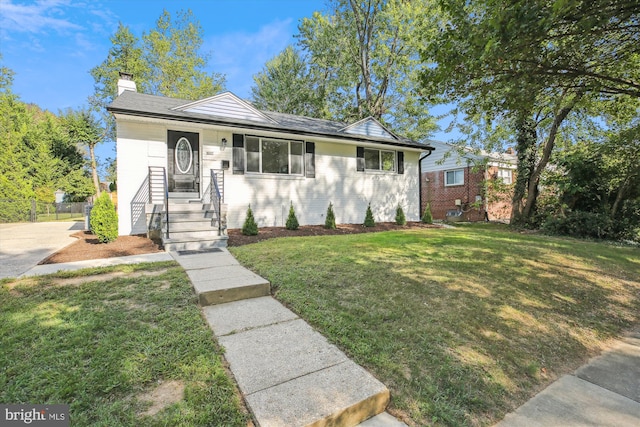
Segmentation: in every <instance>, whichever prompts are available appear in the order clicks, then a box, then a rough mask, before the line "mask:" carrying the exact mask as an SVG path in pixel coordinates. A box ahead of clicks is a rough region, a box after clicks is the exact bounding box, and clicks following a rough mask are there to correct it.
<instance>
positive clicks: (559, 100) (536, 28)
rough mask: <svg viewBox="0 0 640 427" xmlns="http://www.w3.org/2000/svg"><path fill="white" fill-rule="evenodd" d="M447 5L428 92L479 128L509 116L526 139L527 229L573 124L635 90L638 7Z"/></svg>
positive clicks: (521, 215) (432, 45)
mask: <svg viewBox="0 0 640 427" xmlns="http://www.w3.org/2000/svg"><path fill="white" fill-rule="evenodd" d="M594 3H595V4H596V7H592V4H594ZM440 5H441V7H442V9H443V11H444V14H445V16H446V18H447V19H446V21H445V23H444V26H443V27H444V28H443V31H441V33H440V34H439V35H438V37H433V34H432V33H428V34H427V35H426V36H425V37H424V38H423V44H424V48H423V49H421V57H422V60H423V62H424V63H426V64H435V66H429V67H425V68H424V69H423V71H422V72H421V74H422V84H421V86H422V90H423V93H433V94H438V95H439V96H442V97H444V98H446V99H449V100H453V101H457V102H459V109H460V110H461V111H463V112H464V113H465V114H466V115H467V117H468V118H471V121H473V120H474V119H476V122H475V123H476V125H480V123H481V122H483V123H487V124H489V127H492V126H493V123H495V122H499V123H501V125H502V126H503V127H505V128H509V129H510V130H511V131H512V133H513V134H514V135H517V141H518V154H519V157H520V160H521V162H520V164H519V166H518V171H517V182H516V185H515V193H514V198H513V209H512V212H513V218H512V221H513V222H514V223H520V224H523V225H525V224H527V223H529V222H530V221H531V218H532V217H533V215H534V213H535V206H536V201H537V197H538V193H539V183H540V177H541V175H542V173H543V172H544V170H545V168H546V167H547V165H548V163H549V159H550V157H551V154H552V153H553V150H554V147H555V143H556V137H557V135H558V132H560V131H561V128H562V126H563V125H564V123H565V120H566V119H567V118H568V117H570V114H572V113H573V111H574V110H575V109H576V108H577V107H580V106H581V105H584V104H586V103H589V102H592V101H594V100H598V99H603V97H611V96H619V95H620V94H633V93H635V88H636V86H637V83H638V76H640V74H638V70H639V69H640V68H639V67H638V65H639V63H638V61H639V60H640V56H639V55H638V52H640V48H639V47H638V46H639V44H638V43H637V40H636V39H637V37H636V36H633V34H637V21H638V9H637V8H634V7H628V6H629V4H628V3H627V2H622V1H614V2H608V1H607V2H605V1H604V0H602V1H596V2H583V1H564V0H556V1H551V2H549V1H543V0H537V1H516V2H507V1H504V0H485V1H477V2H472V3H469V2H456V1H453V0H441V1H440ZM598 8H602V11H603V13H602V16H600V11H599V9H598ZM479 117H481V120H477V119H478V118H479ZM484 148H485V149H487V148H491V147H487V146H485V147H484ZM487 151H492V150H489V149H487Z"/></svg>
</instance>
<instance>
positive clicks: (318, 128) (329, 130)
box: [107, 91, 433, 150]
mask: <svg viewBox="0 0 640 427" xmlns="http://www.w3.org/2000/svg"><path fill="white" fill-rule="evenodd" d="M191 102H192V101H190V100H186V99H178V98H167V97H164V96H156V95H147V94H143V93H138V92H133V91H124V92H123V93H122V94H121V95H120V96H118V97H117V98H116V99H115V100H114V101H113V103H112V104H111V105H110V106H109V107H107V110H108V111H110V112H112V113H114V114H125V115H133V116H139V117H155V118H162V119H167V120H177V121H188V122H194V123H204V124H216V125H222V126H230V127H236V128H240V129H258V130H270V131H284V132H287V133H293V134H299V135H306V136H325V137H335V138H340V139H345V140H351V141H363V142H372V143H379V144H387V145H394V146H400V147H411V148H419V149H422V150H432V149H433V147H431V146H429V145H427V144H421V143H419V142H416V141H412V140H410V139H407V138H403V137H400V136H399V137H398V139H390V138H372V137H368V136H365V135H354V134H349V133H345V132H344V131H342V129H343V128H344V127H345V126H346V124H345V123H342V122H335V121H330V120H322V119H313V118H310V117H303V116H295V115H292V114H283V113H275V112H270V111H262V113H263V114H266V115H267V116H269V117H271V118H272V119H273V120H275V121H276V123H266V122H256V121H252V120H242V119H231V118H228V117H218V116H212V115H209V114H202V113H191V112H186V111H180V110H174V108H176V107H180V106H183V105H186V104H189V103H191Z"/></svg>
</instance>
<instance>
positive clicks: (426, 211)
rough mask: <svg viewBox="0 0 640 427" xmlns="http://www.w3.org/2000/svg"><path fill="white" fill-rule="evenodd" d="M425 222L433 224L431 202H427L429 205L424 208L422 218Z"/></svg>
mask: <svg viewBox="0 0 640 427" xmlns="http://www.w3.org/2000/svg"><path fill="white" fill-rule="evenodd" d="M420 221H422V223H423V224H433V216H432V215H431V204H430V203H429V202H427V206H425V208H424V213H423V214H422V218H420Z"/></svg>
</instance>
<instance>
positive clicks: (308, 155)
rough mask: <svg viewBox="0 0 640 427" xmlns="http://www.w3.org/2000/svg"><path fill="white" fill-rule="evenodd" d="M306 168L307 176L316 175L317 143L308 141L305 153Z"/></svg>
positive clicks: (313, 176)
mask: <svg viewBox="0 0 640 427" xmlns="http://www.w3.org/2000/svg"><path fill="white" fill-rule="evenodd" d="M304 169H305V176H306V177H307V178H315V177H316V143H315V142H307V143H306V149H305V155H304Z"/></svg>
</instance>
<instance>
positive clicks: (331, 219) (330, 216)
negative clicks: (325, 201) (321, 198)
mask: <svg viewBox="0 0 640 427" xmlns="http://www.w3.org/2000/svg"><path fill="white" fill-rule="evenodd" d="M324 228H327V229H329V230H335V229H336V215H335V214H334V213H333V204H331V203H329V207H328V208H327V218H326V219H325V220H324Z"/></svg>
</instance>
